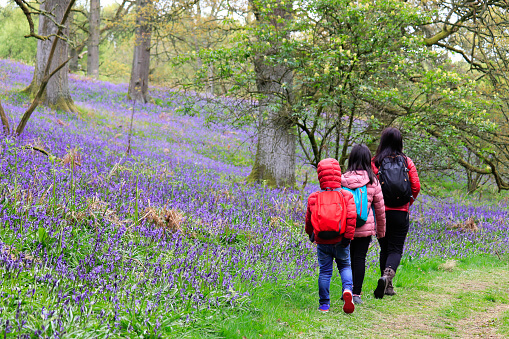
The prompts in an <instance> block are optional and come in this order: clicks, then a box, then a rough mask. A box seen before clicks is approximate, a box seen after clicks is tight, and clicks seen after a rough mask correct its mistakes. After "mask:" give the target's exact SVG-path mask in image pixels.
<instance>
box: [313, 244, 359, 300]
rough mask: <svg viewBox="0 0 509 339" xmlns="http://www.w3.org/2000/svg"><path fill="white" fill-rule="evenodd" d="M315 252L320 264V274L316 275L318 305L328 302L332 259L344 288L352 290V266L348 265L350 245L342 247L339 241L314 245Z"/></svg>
mask: <svg viewBox="0 0 509 339" xmlns="http://www.w3.org/2000/svg"><path fill="white" fill-rule="evenodd" d="M316 254H317V256H318V265H320V274H319V275H318V295H319V297H320V305H322V304H330V297H329V288H330V281H331V278H332V268H333V265H332V263H333V261H334V260H336V265H337V266H338V270H339V275H340V276H341V284H342V285H343V291H344V290H350V291H351V290H352V268H351V267H350V246H347V247H343V246H341V245H340V244H339V243H337V244H333V245H325V244H318V245H316Z"/></svg>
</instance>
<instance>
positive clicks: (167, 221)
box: [145, 207, 184, 232]
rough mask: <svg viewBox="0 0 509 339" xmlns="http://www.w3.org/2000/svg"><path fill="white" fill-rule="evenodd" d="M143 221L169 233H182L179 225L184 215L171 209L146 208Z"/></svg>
mask: <svg viewBox="0 0 509 339" xmlns="http://www.w3.org/2000/svg"><path fill="white" fill-rule="evenodd" d="M145 219H146V220H147V221H148V222H150V223H152V224H154V225H155V226H156V227H158V228H163V229H165V230H168V231H170V232H179V231H182V227H181V224H182V220H183V219H184V214H183V213H182V212H180V211H178V210H173V209H166V208H154V207H147V208H146V209H145Z"/></svg>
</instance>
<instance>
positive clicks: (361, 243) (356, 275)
mask: <svg viewBox="0 0 509 339" xmlns="http://www.w3.org/2000/svg"><path fill="white" fill-rule="evenodd" d="M370 242H371V237H360V238H354V239H353V240H352V242H351V243H350V258H351V259H352V275H353V291H352V293H353V294H357V295H360V294H361V291H362V283H363V281H364V274H365V273H366V254H367V253H368V248H369V243H370Z"/></svg>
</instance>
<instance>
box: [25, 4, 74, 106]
mask: <svg viewBox="0 0 509 339" xmlns="http://www.w3.org/2000/svg"><path fill="white" fill-rule="evenodd" d="M67 3H68V2H67V1H66V0H46V1H45V2H43V3H42V4H41V9H42V10H45V11H48V12H50V13H52V14H53V15H54V16H55V21H56V22H60V21H61V20H62V17H63V15H64V12H65V9H66V8H67ZM57 32H58V27H57V25H55V23H54V22H53V21H52V20H50V19H49V18H47V17H46V16H44V15H40V16H39V31H38V34H39V35H44V36H46V35H52V34H53V35H55V34H57ZM68 34H69V25H68V23H66V24H65V28H64V29H63V31H62V35H63V36H68ZM54 39H55V36H52V37H50V38H49V39H47V40H38V41H37V58H36V63H35V70H34V77H33V79H32V83H31V84H30V86H29V87H28V88H27V89H26V91H27V92H28V93H29V94H30V95H31V96H35V95H36V93H37V92H38V90H39V87H40V86H41V82H42V79H43V77H44V70H45V69H46V62H47V60H48V56H49V54H50V51H51V46H52V44H53V40H54ZM68 55H69V53H68V44H67V41H66V40H62V39H59V40H58V41H57V46H56V50H55V54H54V56H53V59H52V62H51V67H50V70H49V72H50V73H51V72H53V70H55V69H57V68H58V67H59V66H60V65H62V64H63V63H65V66H64V67H62V68H61V69H60V70H59V71H58V72H57V73H56V74H55V75H54V76H53V77H51V79H50V80H49V81H48V84H47V86H46V88H45V89H44V92H43V94H42V96H41V101H42V102H43V103H44V104H45V105H47V106H50V107H52V108H55V109H61V110H63V111H67V112H77V109H76V106H74V102H73V100H72V98H71V93H70V92H69V80H68V74H69V65H68V63H67V61H68Z"/></svg>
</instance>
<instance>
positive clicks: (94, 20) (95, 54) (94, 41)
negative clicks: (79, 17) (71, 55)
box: [87, 0, 101, 79]
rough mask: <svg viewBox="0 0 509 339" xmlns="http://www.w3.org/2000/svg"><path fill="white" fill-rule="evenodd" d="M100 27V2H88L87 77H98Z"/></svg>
mask: <svg viewBox="0 0 509 339" xmlns="http://www.w3.org/2000/svg"><path fill="white" fill-rule="evenodd" d="M100 25H101V0H90V15H89V33H90V36H89V38H88V56H87V75H88V76H90V77H92V78H95V79H97V78H98V77H99V33H100Z"/></svg>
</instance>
